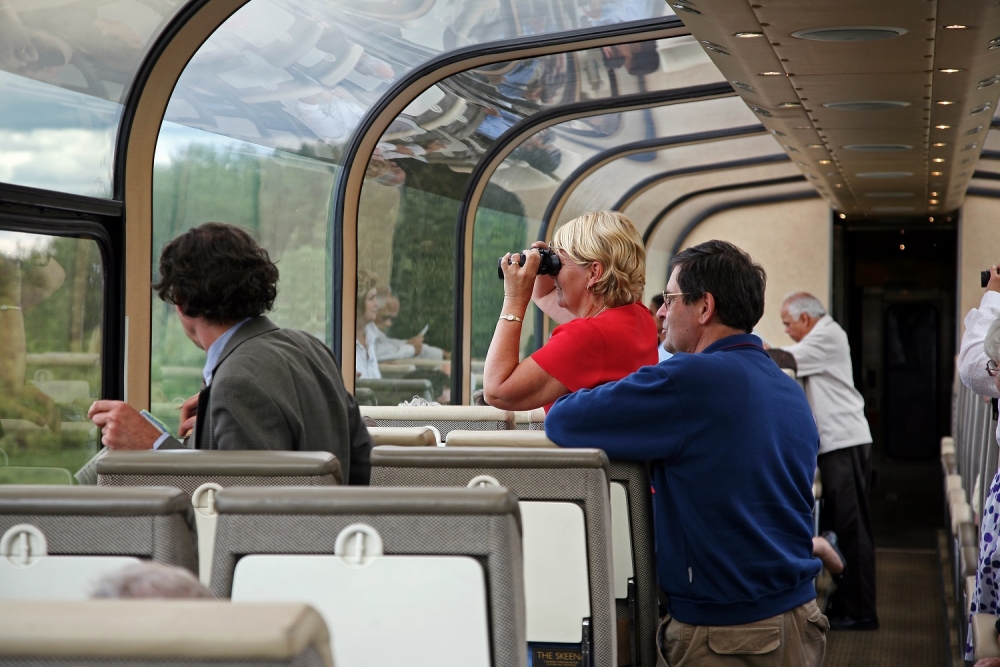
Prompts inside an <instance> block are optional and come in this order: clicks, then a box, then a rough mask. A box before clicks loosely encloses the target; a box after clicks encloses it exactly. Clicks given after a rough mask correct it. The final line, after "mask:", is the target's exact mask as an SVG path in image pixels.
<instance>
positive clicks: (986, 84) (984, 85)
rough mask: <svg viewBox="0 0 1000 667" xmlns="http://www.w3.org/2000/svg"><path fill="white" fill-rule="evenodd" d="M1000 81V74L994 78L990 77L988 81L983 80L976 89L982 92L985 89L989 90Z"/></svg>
mask: <svg viewBox="0 0 1000 667" xmlns="http://www.w3.org/2000/svg"><path fill="white" fill-rule="evenodd" d="M998 81H1000V74H994V75H993V76H991V77H989V78H987V79H983V80H982V81H980V82H979V83H978V84H977V85H976V89H978V90H982V89H983V88H989V87H990V86H992V85H993V84H994V83H997V82H998Z"/></svg>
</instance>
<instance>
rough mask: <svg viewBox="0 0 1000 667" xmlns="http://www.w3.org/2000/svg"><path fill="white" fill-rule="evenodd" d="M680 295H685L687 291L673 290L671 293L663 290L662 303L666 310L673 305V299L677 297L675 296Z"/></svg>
mask: <svg viewBox="0 0 1000 667" xmlns="http://www.w3.org/2000/svg"><path fill="white" fill-rule="evenodd" d="M680 296H687V292H673V293H670V294H668V293H667V292H664V293H663V305H664V306H665V307H666V309H667V310H670V309H671V308H673V306H674V301H675V300H676V299H677V297H680Z"/></svg>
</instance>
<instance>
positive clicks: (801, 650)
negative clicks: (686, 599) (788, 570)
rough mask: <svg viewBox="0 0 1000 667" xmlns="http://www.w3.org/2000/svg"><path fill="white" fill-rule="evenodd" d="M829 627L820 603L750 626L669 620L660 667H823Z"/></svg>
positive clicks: (660, 642) (662, 630) (659, 637)
mask: <svg viewBox="0 0 1000 667" xmlns="http://www.w3.org/2000/svg"><path fill="white" fill-rule="evenodd" d="M829 629H830V622H829V621H828V620H827V619H826V616H824V615H823V612H821V611H820V610H819V607H817V606H816V601H815V600H810V601H809V602H807V603H805V604H804V605H801V606H799V607H796V608H795V609H791V610H789V611H786V612H785V613H784V614H778V615H777V616H772V617H771V618H765V619H764V620H761V621H755V622H753V623H746V624H745V625H723V626H709V625H688V624H687V623H681V622H680V621H678V620H676V619H672V618H670V616H667V617H666V618H664V619H663V621H662V622H661V623H660V627H659V629H658V630H657V632H656V646H657V661H656V665H657V667H702V666H703V665H704V666H707V667H733V666H735V665H739V666H740V667H822V664H823V655H824V654H825V653H826V631H827V630H829Z"/></svg>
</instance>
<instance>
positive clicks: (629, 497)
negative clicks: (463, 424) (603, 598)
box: [445, 431, 659, 665]
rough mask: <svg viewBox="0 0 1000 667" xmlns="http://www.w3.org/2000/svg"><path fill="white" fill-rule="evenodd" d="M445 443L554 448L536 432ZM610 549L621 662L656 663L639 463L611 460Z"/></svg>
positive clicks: (478, 435) (452, 436) (646, 497)
mask: <svg viewBox="0 0 1000 667" xmlns="http://www.w3.org/2000/svg"><path fill="white" fill-rule="evenodd" d="M445 445H446V446H448V447H549V448H555V447H558V445H556V444H555V443H554V442H552V441H551V440H549V439H548V438H547V437H545V434H544V433H543V432H538V431H527V432H525V431H492V432H488V433H484V432H482V431H452V432H451V433H449V434H448V439H447V441H446V442H445ZM609 490H610V502H611V505H610V507H611V551H612V565H613V585H614V598H615V617H616V621H617V629H618V664H619V665H654V664H655V663H656V652H655V651H656V645H655V638H656V637H655V635H656V626H657V624H658V621H659V604H658V599H657V588H656V556H655V547H654V542H653V516H652V497H651V494H650V482H649V475H648V473H647V472H646V466H645V464H643V463H638V462H634V461H621V460H612V461H611V468H610V486H609Z"/></svg>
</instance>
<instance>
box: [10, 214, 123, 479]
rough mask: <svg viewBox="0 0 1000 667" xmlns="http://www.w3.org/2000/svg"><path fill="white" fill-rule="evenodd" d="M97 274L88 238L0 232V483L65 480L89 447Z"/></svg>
mask: <svg viewBox="0 0 1000 667" xmlns="http://www.w3.org/2000/svg"><path fill="white" fill-rule="evenodd" d="M102 276H103V269H102V266H101V255H100V250H99V249H98V247H97V244H96V243H95V242H94V241H90V240H84V239H74V238H60V237H55V236H42V235H39V234H24V233H18V232H10V231H2V230H0V350H3V353H2V354H0V483H7V484H17V483H20V484H26V483H42V482H39V480H49V481H47V482H44V483H56V482H53V480H62V482H63V483H69V482H70V478H69V473H68V472H65V471H70V472H75V471H76V470H77V469H79V468H80V466H82V465H83V464H84V463H85V462H86V461H87V459H89V458H90V457H91V456H93V454H94V453H96V451H97V433H96V429H94V428H93V427H92V426H91V424H90V421H89V420H88V419H87V409H88V408H89V407H90V404H91V403H92V402H93V401H94V400H95V399H97V398H98V397H99V394H100V390H101V365H100V352H101V317H102V311H103V307H104V305H103V287H104V283H103V277H102ZM43 469H50V470H43ZM56 469H62V470H56Z"/></svg>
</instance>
